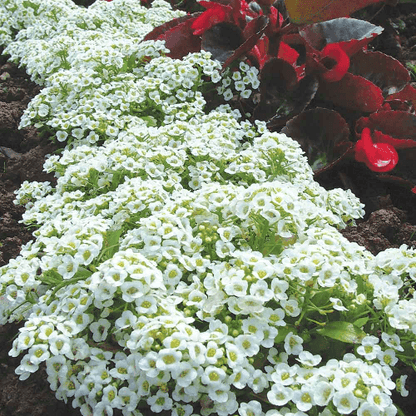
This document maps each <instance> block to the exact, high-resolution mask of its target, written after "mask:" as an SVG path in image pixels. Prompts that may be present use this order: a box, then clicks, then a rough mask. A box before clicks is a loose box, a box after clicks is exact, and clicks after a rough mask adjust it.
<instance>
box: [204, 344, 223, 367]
mask: <svg viewBox="0 0 416 416" xmlns="http://www.w3.org/2000/svg"><path fill="white" fill-rule="evenodd" d="M223 355H224V351H223V349H222V348H219V346H218V344H217V343H216V342H214V341H209V342H208V344H207V347H206V351H205V361H206V362H207V363H209V364H216V363H217V362H218V360H219V359H220V358H221V357H222V356H223Z"/></svg>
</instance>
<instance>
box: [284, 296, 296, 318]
mask: <svg viewBox="0 0 416 416" xmlns="http://www.w3.org/2000/svg"><path fill="white" fill-rule="evenodd" d="M280 304H281V305H282V308H283V309H284V310H285V312H286V314H287V315H289V316H292V317H296V316H298V315H299V314H300V312H301V309H300V308H299V304H298V301H297V300H296V299H293V298H292V299H288V300H284V299H282V300H281V301H280Z"/></svg>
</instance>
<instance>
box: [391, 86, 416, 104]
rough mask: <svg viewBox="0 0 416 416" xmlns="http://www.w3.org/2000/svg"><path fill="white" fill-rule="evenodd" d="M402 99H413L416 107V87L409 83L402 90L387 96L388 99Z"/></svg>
mask: <svg viewBox="0 0 416 416" xmlns="http://www.w3.org/2000/svg"><path fill="white" fill-rule="evenodd" d="M396 99H397V100H402V101H411V102H412V104H413V108H416V88H414V87H412V86H411V85H410V84H407V85H406V86H405V87H404V88H403V89H402V90H401V91H399V92H396V93H394V94H391V95H389V96H388V97H387V100H396Z"/></svg>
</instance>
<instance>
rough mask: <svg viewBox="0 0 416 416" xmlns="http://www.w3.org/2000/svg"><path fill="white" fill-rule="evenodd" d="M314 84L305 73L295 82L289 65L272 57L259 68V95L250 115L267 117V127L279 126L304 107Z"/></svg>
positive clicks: (307, 102)
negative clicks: (257, 103)
mask: <svg viewBox="0 0 416 416" xmlns="http://www.w3.org/2000/svg"><path fill="white" fill-rule="evenodd" d="M317 87H318V83H317V80H316V79H315V78H314V77H312V76H307V77H304V78H303V79H302V80H301V81H300V82H298V77H297V73H296V71H295V69H294V68H293V66H292V65H290V64H289V63H288V62H286V61H284V60H283V59H278V58H272V59H270V60H269V61H267V62H266V64H265V65H264V67H263V69H262V70H261V72H260V94H261V99H260V103H259V105H258V106H257V107H256V108H255V110H254V114H253V118H254V119H257V120H265V121H269V123H270V124H269V125H268V127H276V126H282V125H284V124H285V123H286V121H287V120H289V119H290V118H292V117H294V116H295V115H296V114H298V113H300V112H301V111H303V110H304V109H305V108H306V106H307V105H308V104H309V103H310V101H311V100H312V99H313V97H314V96H315V94H316V90H317Z"/></svg>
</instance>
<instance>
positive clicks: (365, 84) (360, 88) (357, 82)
mask: <svg viewBox="0 0 416 416" xmlns="http://www.w3.org/2000/svg"><path fill="white" fill-rule="evenodd" d="M318 94H320V95H321V97H322V98H323V99H324V100H328V101H331V102H333V103H334V104H337V105H339V106H341V107H344V108H347V109H350V110H356V111H363V112H365V113H371V112H373V111H377V110H378V109H380V108H381V106H382V105H383V94H382V92H381V90H380V88H378V87H377V86H375V85H374V84H373V83H372V82H370V81H368V80H366V79H365V78H363V77H360V76H357V75H352V74H350V73H349V72H347V73H346V74H345V75H344V77H343V78H342V79H341V80H340V81H337V82H327V81H325V80H322V81H321V82H320V84H319V90H318Z"/></svg>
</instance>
